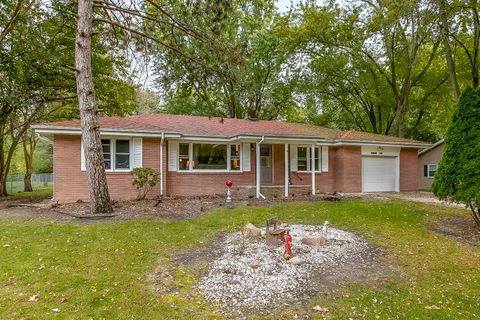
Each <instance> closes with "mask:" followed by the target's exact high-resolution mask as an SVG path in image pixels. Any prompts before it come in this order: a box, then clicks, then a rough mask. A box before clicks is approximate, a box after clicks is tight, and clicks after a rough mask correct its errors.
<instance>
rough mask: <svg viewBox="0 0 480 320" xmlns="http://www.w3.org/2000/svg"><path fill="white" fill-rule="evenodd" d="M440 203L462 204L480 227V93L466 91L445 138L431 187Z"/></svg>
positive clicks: (477, 91)
mask: <svg viewBox="0 0 480 320" xmlns="http://www.w3.org/2000/svg"><path fill="white" fill-rule="evenodd" d="M432 191H433V193H434V194H435V195H436V196H437V197H438V198H440V199H451V200H453V201H455V202H461V203H464V204H465V205H466V206H467V207H470V209H471V210H472V216H473V218H474V219H475V222H476V223H477V225H478V226H479V227H480V211H479V205H480V203H479V201H480V91H479V90H474V89H471V88H468V89H466V90H465V91H464V92H463V94H462V95H461V97H460V100H459V101H458V105H457V109H456V110H455V113H454V114H453V117H452V120H451V122H450V124H449V126H448V129H447V133H446V135H445V151H444V153H443V157H442V160H441V161H440V164H439V168H438V170H437V172H436V173H435V179H434V181H433V185H432Z"/></svg>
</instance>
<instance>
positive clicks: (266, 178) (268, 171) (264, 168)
mask: <svg viewBox="0 0 480 320" xmlns="http://www.w3.org/2000/svg"><path fill="white" fill-rule="evenodd" d="M272 174H273V166H272V145H271V144H261V145H260V177H261V179H260V181H261V183H262V184H272Z"/></svg>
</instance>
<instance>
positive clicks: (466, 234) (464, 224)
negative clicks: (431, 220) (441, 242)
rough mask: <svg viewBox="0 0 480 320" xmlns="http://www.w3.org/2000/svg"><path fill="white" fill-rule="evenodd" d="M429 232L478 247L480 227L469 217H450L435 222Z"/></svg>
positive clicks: (479, 244)
mask: <svg viewBox="0 0 480 320" xmlns="http://www.w3.org/2000/svg"><path fill="white" fill-rule="evenodd" d="M430 230H432V231H434V232H436V233H439V234H441V235H444V236H448V237H454V238H456V239H459V240H460V241H462V242H464V243H468V244H470V245H475V246H480V227H479V226H477V224H476V223H475V221H474V220H473V218H471V217H452V218H448V219H445V220H441V221H437V222H436V223H435V224H434V225H432V226H431V227H430Z"/></svg>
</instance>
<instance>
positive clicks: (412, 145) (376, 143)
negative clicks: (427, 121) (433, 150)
mask: <svg viewBox="0 0 480 320" xmlns="http://www.w3.org/2000/svg"><path fill="white" fill-rule="evenodd" d="M333 145H334V146H373V145H374V146H382V147H397V148H405V147H410V148H428V147H430V146H431V145H430V144H426V143H413V142H385V141H383V142H382V141H369V140H363V141H357V140H336V141H334V143H333Z"/></svg>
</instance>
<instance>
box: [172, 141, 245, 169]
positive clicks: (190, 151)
mask: <svg viewBox="0 0 480 320" xmlns="http://www.w3.org/2000/svg"><path fill="white" fill-rule="evenodd" d="M181 144H188V164H189V166H188V169H187V170H181V169H180V167H179V166H178V163H179V161H180V145H181ZM194 144H212V145H213V144H222V145H226V146H227V169H194V168H193V145H194ZM234 145H238V148H239V149H240V155H239V161H240V170H232V169H231V165H232V162H231V161H232V159H231V149H230V148H231V146H234ZM242 148H243V146H242V143H225V142H215V141H194V142H191V141H188V142H187V141H178V154H177V172H179V173H186V172H200V173H201V172H205V173H208V172H210V173H215V172H228V173H243V149H242Z"/></svg>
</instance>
